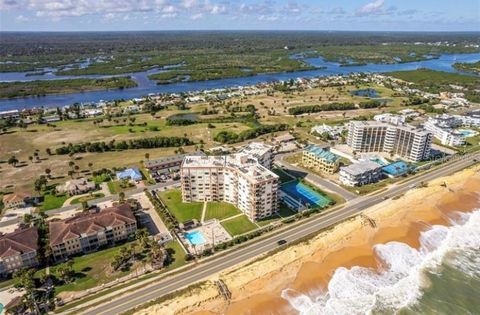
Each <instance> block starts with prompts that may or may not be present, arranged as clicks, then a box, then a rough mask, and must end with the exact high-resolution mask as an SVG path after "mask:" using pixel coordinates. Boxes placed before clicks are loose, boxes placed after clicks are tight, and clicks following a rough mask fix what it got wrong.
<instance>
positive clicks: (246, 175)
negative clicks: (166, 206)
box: [180, 153, 279, 220]
mask: <svg viewBox="0 0 480 315" xmlns="http://www.w3.org/2000/svg"><path fill="white" fill-rule="evenodd" d="M180 173H181V183H182V197H183V201H184V202H192V201H224V202H228V203H231V204H233V205H235V206H236V207H238V208H239V209H240V210H241V211H242V212H244V213H245V214H246V215H247V216H248V217H249V218H250V219H251V220H259V219H262V218H265V217H269V216H271V215H273V214H274V213H275V212H277V210H278V186H279V183H278V176H277V175H276V174H275V173H273V172H272V171H270V170H269V169H267V168H266V167H264V166H263V165H261V164H260V163H259V162H258V158H257V157H253V158H252V157H250V155H247V154H244V153H237V154H232V155H227V156H204V157H203V156H187V157H185V159H184V160H183V164H182V167H181V171H180Z"/></svg>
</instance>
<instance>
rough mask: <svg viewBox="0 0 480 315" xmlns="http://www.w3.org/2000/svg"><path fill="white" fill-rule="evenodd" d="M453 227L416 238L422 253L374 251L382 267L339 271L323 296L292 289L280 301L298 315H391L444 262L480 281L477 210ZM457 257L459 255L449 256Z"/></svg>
mask: <svg viewBox="0 0 480 315" xmlns="http://www.w3.org/2000/svg"><path fill="white" fill-rule="evenodd" d="M451 221H452V224H453V225H452V226H449V227H447V226H440V225H435V226H432V227H431V228H430V229H429V230H427V231H425V232H422V233H421V235H420V248H419V249H418V250H417V249H414V248H411V247H410V246H408V245H407V244H404V243H400V242H389V243H387V244H378V245H375V246H374V250H375V253H376V255H377V257H378V258H379V260H380V261H381V262H382V264H381V265H382V267H380V268H379V270H377V271H374V270H371V269H368V268H363V267H353V268H351V269H347V268H343V267H340V268H338V269H337V270H336V271H335V273H334V275H333V276H332V279H331V280H330V283H329V284H328V291H327V293H325V294H316V295H312V294H308V295H306V294H301V293H299V292H295V291H293V290H291V289H286V290H284V291H283V292H282V297H283V298H284V299H286V300H288V301H289V303H290V305H291V306H292V307H293V308H294V309H295V310H297V311H298V312H299V314H301V315H319V314H365V313H371V312H372V311H373V310H377V311H382V310H383V311H387V312H395V311H396V310H399V309H400V308H402V307H404V306H407V305H411V304H413V303H415V302H416V301H417V300H418V298H419V297H421V295H422V289H423V288H424V287H425V286H426V285H428V282H427V281H426V277H425V274H426V273H425V272H426V271H428V272H440V270H438V269H439V267H440V265H441V264H442V262H447V263H449V264H450V265H452V266H454V267H456V268H457V269H459V270H461V271H462V272H464V273H466V274H468V275H471V276H478V277H480V251H479V248H480V209H477V211H474V212H472V213H468V214H465V213H462V214H460V213H459V214H458V215H456V216H455V218H454V219H452V220H451ZM451 253H457V254H458V253H461V255H451V256H453V257H454V258H453V259H449V254H451Z"/></svg>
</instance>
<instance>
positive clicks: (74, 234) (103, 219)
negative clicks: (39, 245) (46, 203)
mask: <svg viewBox="0 0 480 315" xmlns="http://www.w3.org/2000/svg"><path fill="white" fill-rule="evenodd" d="M135 222H136V220H135V216H134V215H133V213H132V211H131V209H130V206H129V205H128V204H123V205H120V206H117V207H110V208H106V209H103V210H101V211H100V212H96V213H81V214H78V215H76V216H74V217H72V218H68V219H65V220H61V221H50V223H49V227H50V246H53V245H58V244H61V243H63V242H65V241H66V240H69V239H75V238H78V237H80V236H81V234H96V233H97V232H99V231H102V230H104V229H105V228H107V227H113V226H118V225H124V224H128V223H135Z"/></svg>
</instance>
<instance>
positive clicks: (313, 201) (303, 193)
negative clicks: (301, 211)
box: [280, 181, 332, 207]
mask: <svg viewBox="0 0 480 315" xmlns="http://www.w3.org/2000/svg"><path fill="white" fill-rule="evenodd" d="M280 189H281V190H282V191H283V192H284V193H286V194H288V195H290V196H291V197H292V198H294V199H296V200H301V201H302V203H303V204H306V205H309V206H320V207H323V206H326V205H328V204H329V203H330V202H331V201H332V200H331V199H330V198H328V197H325V196H322V195H320V194H319V193H318V192H316V191H315V190H313V189H312V188H310V187H308V186H307V185H305V184H303V183H302V182H300V181H293V182H289V183H285V184H283V185H282V186H281V187H280Z"/></svg>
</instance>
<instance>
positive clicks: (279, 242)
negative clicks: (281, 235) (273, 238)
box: [277, 240, 287, 245]
mask: <svg viewBox="0 0 480 315" xmlns="http://www.w3.org/2000/svg"><path fill="white" fill-rule="evenodd" d="M277 244H278V245H285V244H287V241H286V240H279V241H278V242H277Z"/></svg>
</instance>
